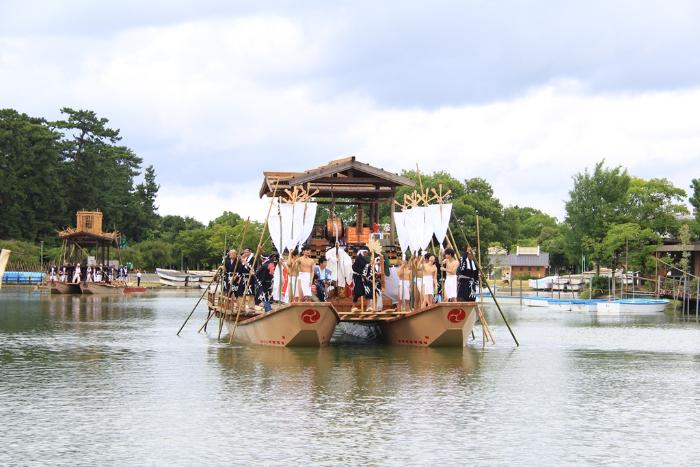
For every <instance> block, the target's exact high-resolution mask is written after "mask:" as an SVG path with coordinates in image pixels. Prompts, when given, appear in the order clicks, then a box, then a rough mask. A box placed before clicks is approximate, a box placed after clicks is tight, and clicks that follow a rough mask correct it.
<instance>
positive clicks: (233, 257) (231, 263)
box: [224, 249, 239, 295]
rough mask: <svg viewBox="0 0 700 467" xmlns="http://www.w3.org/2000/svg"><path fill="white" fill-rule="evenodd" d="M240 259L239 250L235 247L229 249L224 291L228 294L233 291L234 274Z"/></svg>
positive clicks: (225, 265)
mask: <svg viewBox="0 0 700 467" xmlns="http://www.w3.org/2000/svg"><path fill="white" fill-rule="evenodd" d="M238 261H239V259H238V252H237V251H236V250H234V249H231V250H229V251H228V254H227V255H226V259H225V260H224V293H226V294H228V295H230V294H231V293H232V283H233V276H234V274H235V272H236V267H237V263H238Z"/></svg>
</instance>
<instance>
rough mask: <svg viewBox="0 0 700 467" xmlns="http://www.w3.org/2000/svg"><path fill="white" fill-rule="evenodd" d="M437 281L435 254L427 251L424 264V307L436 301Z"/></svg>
mask: <svg viewBox="0 0 700 467" xmlns="http://www.w3.org/2000/svg"><path fill="white" fill-rule="evenodd" d="M436 282H437V267H436V266H435V255H433V254H431V253H426V254H425V256H424V264H423V307H428V306H430V305H432V304H433V303H435V289H436V288H437V287H436Z"/></svg>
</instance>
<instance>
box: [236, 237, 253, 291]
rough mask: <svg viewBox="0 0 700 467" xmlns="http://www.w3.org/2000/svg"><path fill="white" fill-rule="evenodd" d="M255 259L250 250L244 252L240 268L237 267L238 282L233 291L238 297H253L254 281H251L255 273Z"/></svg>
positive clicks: (239, 263) (239, 264)
mask: <svg viewBox="0 0 700 467" xmlns="http://www.w3.org/2000/svg"><path fill="white" fill-rule="evenodd" d="M253 259H254V255H253V253H252V252H251V251H250V248H246V249H245V250H243V253H242V254H241V260H240V261H239V262H238V266H237V267H236V276H237V279H238V281H237V284H236V288H235V289H234V291H233V293H234V295H235V296H236V297H242V296H243V295H244V294H245V296H252V295H253V282H252V280H249V279H250V275H251V273H253ZM244 289H245V290H244ZM246 300H247V299H246Z"/></svg>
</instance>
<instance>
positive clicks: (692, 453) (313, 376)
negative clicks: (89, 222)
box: [0, 289, 700, 465]
mask: <svg viewBox="0 0 700 467" xmlns="http://www.w3.org/2000/svg"><path fill="white" fill-rule="evenodd" d="M195 300H196V292H190V293H182V292H161V293H158V294H150V295H145V296H140V297H139V296H130V297H119V298H109V297H108V298H105V297H61V296H54V297H50V296H48V295H42V294H40V293H37V292H33V291H30V290H28V289H9V290H3V291H2V292H0V440H1V443H0V464H47V463H51V464H69V465H75V464H111V465H133V464H139V465H144V464H158V465H194V464H198V465H201V464H218V465H220V464H253V463H254V464H274V465H290V464H304V465H308V464H334V465H339V464H374V465H385V464H386V465H428V464H429V465H452V464H479V465H494V464H499V465H566V464H577V465H578V464H596V465H601V464H644V465H649V464H657V463H664V464H671V465H698V464H700V452H699V451H698V442H697V441H695V439H696V438H697V429H698V426H700V396H699V390H700V386H699V385H698V377H699V376H700V326H699V325H698V324H697V323H695V322H694V321H690V322H688V321H684V320H682V319H681V318H679V317H675V316H674V315H673V313H672V312H671V311H669V312H668V313H667V314H665V315H663V314H658V315H654V316H644V317H626V318H619V317H618V318H615V317H605V318H599V319H596V318H595V317H594V316H591V315H588V314H573V313H556V312H548V311H546V310H543V309H537V308H525V309H522V310H521V309H520V307H519V305H517V304H513V305H504V306H505V308H506V312H507V313H508V316H509V318H510V321H511V324H512V326H513V328H514V330H515V332H516V333H517V336H518V338H519V340H520V342H521V344H522V345H521V347H520V348H517V349H516V348H515V347H514V345H513V343H512V341H511V339H510V336H509V335H508V333H507V329H506V328H505V326H504V325H502V321H500V319H498V317H497V314H496V312H495V311H494V310H490V311H489V315H488V318H489V321H490V323H491V325H492V330H493V333H494V335H495V336H496V339H497V345H496V346H487V347H486V349H485V350H482V349H481V342H480V339H481V338H480V335H479V334H480V328H477V336H478V340H477V341H475V342H474V343H473V344H471V346H470V347H469V348H465V349H442V350H439V349H418V348H402V347H395V348H391V347H384V346H357V345H343V346H337V347H330V348H326V349H276V348H265V347H243V346H228V345H227V344H223V343H222V344H219V343H217V342H216V335H215V334H210V335H209V336H207V335H204V334H197V333H196V329H197V328H198V326H199V325H200V324H201V323H202V322H203V317H204V313H205V311H204V308H202V309H201V310H199V311H198V312H197V313H196V314H195V317H194V320H193V321H192V322H191V323H190V324H188V327H186V328H185V330H184V331H183V333H182V335H181V336H182V337H179V338H178V337H176V336H175V333H176V331H177V329H178V328H179V326H180V324H181V323H182V321H183V319H184V317H185V316H186V315H187V313H188V312H189V310H190V309H191V307H192V306H193V304H194V302H195ZM213 328H215V326H212V329H213ZM210 331H211V329H210Z"/></svg>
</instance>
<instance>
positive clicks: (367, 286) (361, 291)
mask: <svg viewBox="0 0 700 467" xmlns="http://www.w3.org/2000/svg"><path fill="white" fill-rule="evenodd" d="M368 254H369V252H368V251H367V250H359V251H358V252H357V257H356V258H355V262H354V263H353V264H352V284H353V290H352V303H353V304H356V303H357V300H358V299H360V298H361V297H364V298H365V299H368V300H369V299H371V298H372V290H371V288H372V272H371V269H370V267H371V265H370V264H369V262H368V261H367V258H365V256H367V255H368ZM358 310H359V308H357V307H353V308H352V311H358Z"/></svg>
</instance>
